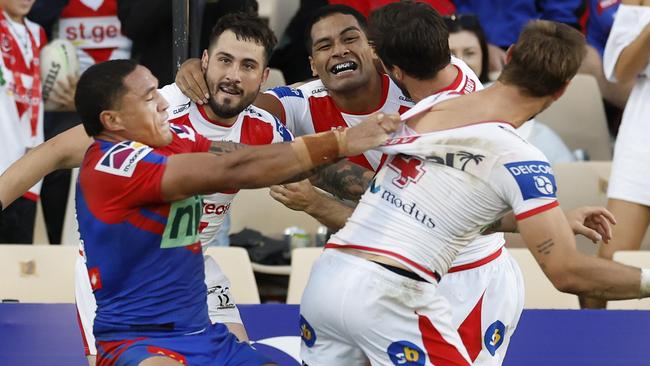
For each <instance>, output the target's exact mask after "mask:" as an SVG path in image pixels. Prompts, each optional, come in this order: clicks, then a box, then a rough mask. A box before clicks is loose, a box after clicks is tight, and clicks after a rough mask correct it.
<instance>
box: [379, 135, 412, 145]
mask: <svg viewBox="0 0 650 366" xmlns="http://www.w3.org/2000/svg"><path fill="white" fill-rule="evenodd" d="M419 138H420V136H406V137H396V138H393V139H390V140H388V141H386V142H384V143H383V145H381V146H393V145H403V144H410V143H411V142H413V141H415V140H417V139H419Z"/></svg>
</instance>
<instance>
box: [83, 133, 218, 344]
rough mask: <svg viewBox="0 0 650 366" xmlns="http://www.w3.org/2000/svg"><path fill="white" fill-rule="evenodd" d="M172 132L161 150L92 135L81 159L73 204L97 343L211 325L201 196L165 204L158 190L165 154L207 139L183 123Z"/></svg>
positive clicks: (204, 145)
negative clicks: (90, 291)
mask: <svg viewBox="0 0 650 366" xmlns="http://www.w3.org/2000/svg"><path fill="white" fill-rule="evenodd" d="M170 129H171V130H172V133H173V141H172V142H171V144H169V145H168V146H165V147H163V148H151V147H149V146H146V145H143V144H141V143H138V142H133V141H122V142H119V143H114V142H107V141H103V140H97V141H95V142H94V143H93V144H92V145H91V147H90V148H89V149H88V151H87V153H86V156H85V157H84V161H83V163H82V166H81V169H80V172H79V182H78V185H77V194H76V209H77V219H78V221H79V232H80V235H81V240H82V241H83V244H84V247H85V250H86V259H87V263H86V264H87V268H88V275H89V278H90V283H91V286H92V289H93V291H94V295H95V298H96V300H97V315H96V318H95V323H94V333H95V336H96V338H97V339H98V340H110V339H128V338H131V337H132V336H133V335H134V334H138V335H140V336H141V335H146V334H151V335H154V334H156V333H158V332H161V331H162V332H165V333H166V334H167V335H173V334H186V333H189V332H195V331H199V330H202V329H205V328H206V327H207V326H208V325H209V324H210V321H209V319H208V311H207V305H206V287H205V284H204V282H203V255H202V253H201V246H200V242H199V233H198V227H199V221H200V218H201V197H199V196H194V197H189V198H187V199H184V200H182V201H177V202H172V203H167V202H164V201H163V200H162V197H161V192H160V189H161V180H162V176H163V172H164V170H165V165H166V162H167V156H169V155H171V154H177V153H189V152H204V151H207V150H208V148H209V146H210V141H209V140H207V139H205V138H203V137H202V136H200V135H198V134H197V133H196V132H195V131H194V130H192V129H191V128H189V127H187V126H181V125H170Z"/></svg>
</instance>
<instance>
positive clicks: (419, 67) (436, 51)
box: [368, 1, 451, 79]
mask: <svg viewBox="0 0 650 366" xmlns="http://www.w3.org/2000/svg"><path fill="white" fill-rule="evenodd" d="M368 38H369V39H370V42H371V43H373V45H374V48H375V53H377V56H379V58H380V59H381V61H382V62H383V63H384V65H386V67H388V68H389V69H390V68H392V67H393V66H398V67H399V68H400V69H402V70H404V72H406V73H407V74H408V75H410V76H413V77H415V78H418V79H429V78H432V77H434V76H435V75H436V74H437V73H438V71H440V70H442V69H443V68H444V67H445V66H447V65H449V61H450V59H451V53H450V51H449V33H448V32H447V27H446V26H445V22H444V21H443V19H442V17H441V16H440V15H439V14H438V12H437V11H436V10H435V9H434V8H432V7H431V5H429V4H425V3H418V2H413V1H401V2H397V3H391V4H388V5H386V6H383V7H381V8H379V9H377V10H375V11H373V12H372V13H371V14H370V21H369V22H368Z"/></svg>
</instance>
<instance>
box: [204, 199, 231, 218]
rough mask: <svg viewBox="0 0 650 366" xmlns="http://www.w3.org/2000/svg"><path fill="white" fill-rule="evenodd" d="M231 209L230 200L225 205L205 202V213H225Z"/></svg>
mask: <svg viewBox="0 0 650 366" xmlns="http://www.w3.org/2000/svg"><path fill="white" fill-rule="evenodd" d="M228 210H230V202H228V203H226V204H225V205H218V206H217V205H216V204H214V203H205V204H204V205H203V213H204V214H205V215H224V214H226V213H228Z"/></svg>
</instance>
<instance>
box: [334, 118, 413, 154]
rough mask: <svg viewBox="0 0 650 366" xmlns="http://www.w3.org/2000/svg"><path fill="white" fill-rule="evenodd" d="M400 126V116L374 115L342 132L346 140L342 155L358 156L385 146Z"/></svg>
mask: <svg viewBox="0 0 650 366" xmlns="http://www.w3.org/2000/svg"><path fill="white" fill-rule="evenodd" d="M400 124H401V121H400V118H399V115H398V114H385V113H377V114H373V115H372V116H370V117H368V118H367V119H366V120H364V121H363V122H361V123H359V124H358V125H356V126H354V127H350V128H348V129H346V130H344V131H342V133H343V138H344V139H345V140H344V141H343V143H342V144H341V146H342V147H343V151H342V155H344V156H354V155H358V154H361V153H362V152H364V151H366V150H368V149H372V148H373V147H377V146H379V145H381V144H383V143H384V142H386V140H388V138H389V136H390V134H392V133H393V132H395V131H396V130H397V128H398V127H399V126H400Z"/></svg>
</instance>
